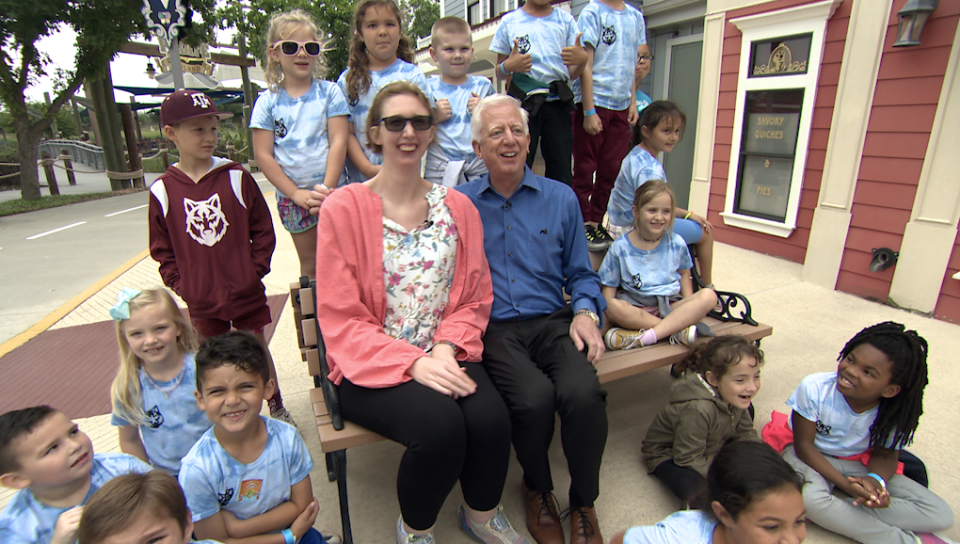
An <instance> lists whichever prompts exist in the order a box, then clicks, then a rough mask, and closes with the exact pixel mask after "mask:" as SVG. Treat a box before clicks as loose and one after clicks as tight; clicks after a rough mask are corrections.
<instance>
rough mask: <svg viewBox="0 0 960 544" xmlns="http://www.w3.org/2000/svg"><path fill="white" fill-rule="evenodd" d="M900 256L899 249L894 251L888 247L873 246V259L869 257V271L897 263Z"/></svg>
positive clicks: (875, 270)
mask: <svg viewBox="0 0 960 544" xmlns="http://www.w3.org/2000/svg"><path fill="white" fill-rule="evenodd" d="M899 257H900V252H899V251H894V250H892V249H890V248H889V247H875V248H873V259H870V271H871V272H879V271H881V270H884V269H886V268H890V267H891V266H893V265H895V264H897V259H898V258H899Z"/></svg>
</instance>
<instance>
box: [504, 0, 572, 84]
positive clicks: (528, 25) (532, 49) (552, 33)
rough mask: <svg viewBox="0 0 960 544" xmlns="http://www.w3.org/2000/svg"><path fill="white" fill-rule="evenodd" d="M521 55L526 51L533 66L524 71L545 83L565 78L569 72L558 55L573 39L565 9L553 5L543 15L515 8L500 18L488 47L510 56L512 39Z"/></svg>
mask: <svg viewBox="0 0 960 544" xmlns="http://www.w3.org/2000/svg"><path fill="white" fill-rule="evenodd" d="M514 40H516V42H517V51H519V52H520V54H521V55H526V54H528V53H529V54H530V60H531V61H532V62H533V67H532V68H530V71H529V72H526V75H527V76H529V77H531V78H532V79H535V80H537V81H539V82H540V83H543V84H547V85H549V84H550V82H551V81H558V80H559V81H569V80H570V72H569V71H568V70H567V66H566V65H565V64H564V63H563V57H561V56H560V53H561V50H562V49H563V48H564V47H569V46H571V45H573V44H574V42H576V41H577V22H576V20H575V19H574V18H573V15H570V14H569V13H568V12H566V11H564V10H562V9H558V8H554V9H553V12H551V13H550V15H547V16H546V17H534V16H532V15H529V14H528V13H527V12H525V11H523V8H517V9H515V10H513V11H511V12H510V13H508V14H506V15H504V16H503V17H501V18H500V25H499V26H498V27H497V32H496V34H494V36H493V41H491V42H490V51H493V52H494V53H497V54H499V55H507V56H510V51H512V50H513V42H514Z"/></svg>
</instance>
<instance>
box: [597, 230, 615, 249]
mask: <svg viewBox="0 0 960 544" xmlns="http://www.w3.org/2000/svg"><path fill="white" fill-rule="evenodd" d="M597 238H599V239H600V241H601V242H603V244H604V245H605V246H606V247H605V248H604V249H606V248H608V247H610V246H611V245H613V236H610V233H609V232H607V229H605V228H604V227H603V225H597Z"/></svg>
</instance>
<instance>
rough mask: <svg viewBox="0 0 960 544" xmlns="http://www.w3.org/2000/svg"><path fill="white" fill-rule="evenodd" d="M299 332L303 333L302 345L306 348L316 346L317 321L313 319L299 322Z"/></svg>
mask: <svg viewBox="0 0 960 544" xmlns="http://www.w3.org/2000/svg"><path fill="white" fill-rule="evenodd" d="M300 330H301V331H302V332H303V343H304V345H306V346H307V347H315V346H316V345H317V320H316V319H314V318H310V319H304V320H303V321H301V322H300Z"/></svg>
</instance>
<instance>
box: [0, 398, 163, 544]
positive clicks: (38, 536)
mask: <svg viewBox="0 0 960 544" xmlns="http://www.w3.org/2000/svg"><path fill="white" fill-rule="evenodd" d="M150 470H151V467H150V465H148V464H146V463H144V462H143V461H141V460H139V459H137V458H136V457H134V456H132V455H127V454H125V453H98V454H96V455H94V453H93V444H92V443H91V442H90V438H89V437H88V436H87V435H86V434H84V433H83V432H82V431H81V430H80V428H79V427H77V425H76V424H75V423H74V422H72V421H70V418H68V417H67V416H65V415H64V414H63V413H62V412H59V411H57V410H55V409H53V408H51V407H49V406H34V407H32V408H25V409H23V410H14V411H11V412H7V413H5V414H3V415H2V416H0V485H3V487H9V488H11V489H19V491H18V492H17V493H16V494H15V495H14V496H13V499H12V500H11V501H10V503H9V504H8V505H7V507H6V508H5V509H4V511H3V513H2V514H0V542H3V543H4V544H36V543H40V544H48V543H49V544H73V543H74V542H75V541H76V533H77V526H78V524H79V522H80V514H81V512H82V505H83V504H84V503H86V501H87V499H88V498H89V497H90V495H92V494H93V492H94V491H96V490H97V489H99V488H100V486H102V485H103V484H104V483H106V482H107V481H109V480H111V479H112V478H114V477H116V476H120V475H122V474H127V473H130V472H149V471H150Z"/></svg>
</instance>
